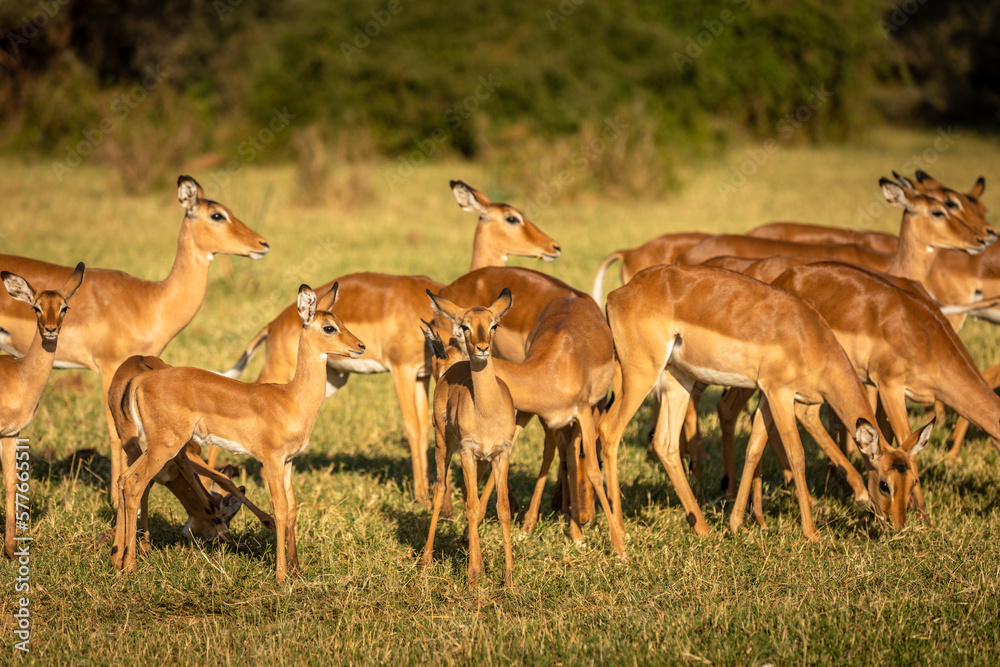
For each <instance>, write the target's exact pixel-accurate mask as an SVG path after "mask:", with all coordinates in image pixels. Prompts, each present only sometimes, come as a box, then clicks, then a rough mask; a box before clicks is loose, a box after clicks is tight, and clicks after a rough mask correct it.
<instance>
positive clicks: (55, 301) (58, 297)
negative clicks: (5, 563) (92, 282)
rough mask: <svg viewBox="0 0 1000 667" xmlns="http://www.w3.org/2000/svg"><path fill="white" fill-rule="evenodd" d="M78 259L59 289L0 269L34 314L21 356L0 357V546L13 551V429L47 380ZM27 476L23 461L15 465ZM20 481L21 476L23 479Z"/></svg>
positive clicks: (29, 415)
mask: <svg viewBox="0 0 1000 667" xmlns="http://www.w3.org/2000/svg"><path fill="white" fill-rule="evenodd" d="M83 274H84V266H83V263H82V262H81V263H79V264H77V265H76V269H74V270H73V273H72V274H70V276H69V278H68V279H67V280H66V281H65V284H64V285H63V286H62V287H61V288H60V289H58V290H44V291H41V292H39V291H36V290H35V289H34V288H33V287H32V286H31V284H30V283H29V282H28V281H27V280H25V279H24V278H22V277H21V276H19V275H16V274H13V273H10V272H9V271H0V280H2V281H3V285H4V288H6V292H7V294H9V295H10V297H11V298H12V299H14V300H15V301H19V302H21V303H24V304H25V305H26V306H27V307H28V308H29V309H30V311H31V312H32V313H33V314H34V317H35V335H34V337H33V338H32V339H31V343H30V345H29V346H28V347H27V348H26V349H25V351H24V356H23V357H21V358H20V359H14V358H12V357H8V356H2V357H0V388H2V390H0V448H2V451H0V463H2V465H3V485H4V492H5V501H6V511H7V521H6V526H5V529H4V530H5V532H4V552H5V553H6V554H7V556H8V557H9V558H13V557H14V526H15V523H14V517H15V516H16V515H17V514H16V512H15V509H16V507H15V502H14V501H15V488H16V486H17V481H18V478H19V475H18V467H19V464H18V463H17V459H18V456H17V452H16V449H17V435H18V433H20V432H21V429H23V428H25V427H26V426H27V425H28V424H30V423H31V420H32V419H33V418H34V416H35V410H37V409H38V401H39V399H40V398H41V397H42V391H43V390H44V389H45V385H46V384H47V383H48V381H49V374H50V373H51V372H52V363H53V361H54V360H55V358H56V350H57V349H58V343H59V334H60V332H61V331H62V327H63V319H64V318H65V317H66V313H67V312H68V311H69V300H70V299H71V298H72V297H73V295H74V294H76V292H77V290H79V289H80V285H81V283H82V282H83ZM20 470H21V473H22V474H23V475H24V476H25V477H24V479H27V463H26V462H25V463H24V464H23V466H22V467H21V468H20ZM22 481H23V480H22Z"/></svg>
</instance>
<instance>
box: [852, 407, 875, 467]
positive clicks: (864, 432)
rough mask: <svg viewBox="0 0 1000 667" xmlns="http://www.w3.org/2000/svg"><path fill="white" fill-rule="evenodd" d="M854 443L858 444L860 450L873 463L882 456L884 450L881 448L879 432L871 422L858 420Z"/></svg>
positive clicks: (862, 419)
mask: <svg viewBox="0 0 1000 667" xmlns="http://www.w3.org/2000/svg"><path fill="white" fill-rule="evenodd" d="M854 442H856V443H858V449H859V450H861V453H862V454H864V455H865V456H867V457H868V458H869V459H870V460H871V461H872V462H875V461H876V460H877V459H878V457H879V456H880V455H881V454H882V450H881V449H880V448H879V437H878V431H876V430H875V427H874V426H872V425H871V422H869V421H868V420H867V419H864V418H863V417H862V418H861V419H858V423H857V425H856V426H855V430H854Z"/></svg>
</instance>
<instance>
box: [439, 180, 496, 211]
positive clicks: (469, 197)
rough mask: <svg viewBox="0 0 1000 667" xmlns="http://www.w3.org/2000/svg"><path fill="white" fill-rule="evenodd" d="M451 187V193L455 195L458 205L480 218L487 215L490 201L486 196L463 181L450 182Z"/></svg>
mask: <svg viewBox="0 0 1000 667" xmlns="http://www.w3.org/2000/svg"><path fill="white" fill-rule="evenodd" d="M449 185H451V192H452V194H454V195H455V199H456V200H457V201H458V205H459V206H461V207H462V208H463V209H464V210H466V211H472V212H473V213H478V214H479V215H480V216H484V215H486V214H487V212H488V211H489V208H488V206H489V204H490V200H489V199H487V197H486V195H484V194H483V193H482V192H479V191H478V190H476V189H474V188H471V187H469V186H468V185H466V184H465V183H463V182H462V181H450V182H449Z"/></svg>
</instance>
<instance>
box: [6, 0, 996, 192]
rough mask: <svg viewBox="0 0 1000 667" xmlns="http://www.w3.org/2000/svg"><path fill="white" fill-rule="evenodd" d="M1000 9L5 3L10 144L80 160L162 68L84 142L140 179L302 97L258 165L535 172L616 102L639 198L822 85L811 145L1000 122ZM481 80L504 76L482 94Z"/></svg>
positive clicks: (742, 2)
mask: <svg viewBox="0 0 1000 667" xmlns="http://www.w3.org/2000/svg"><path fill="white" fill-rule="evenodd" d="M50 14H51V16H49V15H50ZM998 16H1000V13H998V10H997V8H996V6H995V3H987V4H986V5H983V4H981V3H973V2H971V1H965V0H963V1H959V2H949V3H944V2H941V1H934V0H909V1H908V2H906V3H903V4H900V5H894V4H891V3H888V2H875V3H872V2H867V1H865V0H833V1H828V2H819V1H816V0H814V1H810V2H795V3H789V2H786V1H784V0H724V1H722V2H718V1H716V2H707V3H706V2H699V1H698V0H678V1H676V2H669V3H663V2H627V1H625V0H611V1H608V2H592V1H589V0H561V1H559V2H557V1H555V0H552V2H550V3H535V2H531V1H530V0H511V1H510V2H505V3H493V2H486V1H485V0H473V1H470V2H463V3H458V4H455V3H419V2H411V1H409V0H375V1H364V2H350V3H348V2H332V1H329V2H319V1H308V0H291V1H290V2H283V3H274V2H266V1H265V0H213V2H195V1H194V0H171V1H169V2H154V1H153V0H124V1H118V0H62V1H60V0H5V1H4V2H3V3H2V4H0V35H3V36H4V37H3V39H2V41H0V71H2V72H3V76H2V79H0V111H2V117H0V149H2V148H6V149H8V150H16V151H17V152H18V153H35V154H37V153H40V154H43V155H52V156H57V157H62V156H65V155H67V154H68V153H70V152H71V151H72V150H73V148H74V147H75V146H77V145H78V144H79V142H80V141H81V140H82V139H83V138H84V137H86V136H87V134H86V133H87V132H91V134H92V133H93V130H94V129H95V128H98V127H99V125H100V122H101V120H102V119H105V118H108V117H109V116H112V117H113V116H115V112H114V111H113V109H114V107H113V106H112V105H113V104H114V103H115V100H116V99H118V98H119V97H120V96H121V95H123V94H125V95H127V94H129V91H132V90H135V87H136V86H141V85H142V84H143V82H144V80H146V77H148V75H149V73H150V72H151V71H158V72H162V73H163V80H162V83H159V84H158V85H157V86H156V87H155V89H154V90H152V91H150V92H149V93H148V95H145V96H144V99H143V101H141V102H140V103H139V104H137V105H136V108H135V110H134V111H132V113H131V115H130V116H129V117H128V118H126V119H125V120H123V121H122V122H121V123H119V124H118V125H117V126H116V128H115V129H114V131H113V132H112V133H108V134H107V136H106V137H105V140H104V141H102V142H101V145H100V146H99V147H98V149H97V150H96V151H95V152H94V153H93V154H92V155H90V156H88V157H87V159H88V160H89V161H93V162H101V161H110V162H111V163H113V164H116V165H120V169H124V168H126V167H127V168H128V169H130V170H131V173H130V174H128V175H129V176H130V178H128V179H126V180H127V181H128V183H129V184H130V185H132V186H133V187H135V188H136V189H143V188H144V187H146V186H148V185H150V184H152V183H154V182H156V178H157V175H158V172H159V171H163V170H164V168H165V165H166V164H170V165H171V166H176V165H179V164H181V163H183V161H184V160H185V159H188V160H189V159H191V158H192V157H193V156H197V155H201V154H204V153H206V152H209V153H213V154H216V155H217V158H218V160H220V161H222V160H227V159H231V158H238V157H239V155H238V152H239V146H240V144H241V142H242V141H244V140H245V139H246V137H247V136H250V135H252V134H253V133H255V132H257V131H258V130H259V129H260V128H262V127H265V126H266V125H267V124H268V122H269V121H270V119H271V118H272V117H273V115H274V111H275V109H279V110H280V109H287V111H288V112H289V113H291V114H293V115H294V116H295V128H296V129H295V130H294V131H292V132H286V133H280V134H279V135H278V136H277V137H276V138H275V140H274V143H273V144H271V145H270V146H268V150H267V151H266V152H262V153H261V154H260V155H259V156H256V157H255V159H258V158H259V159H262V160H266V161H273V160H280V159H284V158H288V157H292V158H295V159H298V160H306V161H308V160H311V159H314V158H315V155H314V154H313V152H312V151H311V149H310V146H313V145H315V144H316V143H317V142H320V143H323V144H329V145H332V146H336V147H338V148H337V150H339V151H340V153H338V155H337V157H338V158H340V159H344V160H351V159H355V158H366V157H370V156H371V155H373V154H381V155H388V156H396V155H401V154H406V153H407V152H410V151H413V150H418V151H422V152H423V154H424V155H425V157H430V158H431V159H439V158H440V157H442V156H443V155H444V154H447V153H452V154H459V155H461V156H465V157H486V158H489V159H493V160H497V161H499V162H508V163H511V164H512V167H511V168H512V169H524V157H525V153H526V152H527V153H528V157H529V158H536V157H537V156H539V155H542V154H545V153H546V152H550V151H552V150H553V149H554V148H555V149H556V152H557V153H558V152H559V149H560V148H562V152H563V153H564V154H565V156H564V157H565V160H564V161H568V160H571V159H572V149H573V148H574V147H575V148H579V146H580V145H581V141H585V140H586V138H587V137H588V136H593V135H594V134H595V132H598V131H599V129H600V127H601V126H602V123H603V122H604V121H605V120H606V119H608V118H615V117H618V118H622V119H624V121H623V122H628V123H629V124H630V125H631V126H632V127H633V128H639V130H640V132H639V133H638V135H637V136H638V137H639V139H637V140H636V141H637V144H636V145H635V146H633V148H636V149H641V150H642V151H644V152H643V160H644V162H645V163H646V164H648V165H649V169H650V172H651V173H650V174H647V175H646V176H645V177H642V178H621V177H616V176H615V173H616V172H617V171H618V170H617V169H616V168H608V169H605V170H604V171H605V174H604V175H603V176H602V175H601V174H599V173H595V174H594V176H595V178H594V179H592V180H593V181H594V182H595V183H596V184H597V185H599V186H601V187H604V186H610V188H611V190H615V189H616V188H617V190H620V191H622V192H625V193H627V194H637V193H640V192H642V191H644V190H647V189H649V188H650V187H651V186H652V187H657V188H660V187H663V186H668V185H670V184H671V183H672V182H674V179H673V174H674V172H675V167H676V164H677V161H678V155H685V154H701V153H705V152H709V153H713V154H714V153H717V152H718V151H719V150H720V149H721V148H722V147H723V146H725V145H726V144H727V142H728V141H729V140H730V139H731V138H733V137H739V136H744V135H750V136H752V137H759V138H765V137H773V136H775V135H776V133H777V131H778V129H779V123H780V121H781V119H782V118H784V117H787V115H788V114H790V113H794V112H795V111H796V110H797V109H798V108H799V107H801V105H803V104H804V103H806V100H807V99H808V96H809V94H810V92H811V90H813V89H817V88H822V89H825V90H828V91H830V92H831V93H832V97H831V98H830V101H829V103H827V104H824V105H822V106H821V107H820V108H818V109H815V110H813V111H812V113H811V114H810V116H811V117H810V120H809V122H808V124H806V125H804V126H803V127H802V128H801V130H799V131H798V132H796V134H795V136H794V137H793V140H795V141H808V140H817V139H844V138H847V137H850V136H852V135H855V134H857V133H858V132H859V131H860V130H862V129H863V128H865V127H866V126H867V125H868V124H869V123H871V122H873V121H874V122H877V121H879V120H880V119H882V120H886V121H888V122H892V123H898V122H909V123H912V122H918V123H920V122H924V123H926V122H939V121H942V120H947V121H948V122H962V123H975V124H977V125H979V126H981V127H984V126H990V125H995V120H996V119H995V117H994V116H993V115H992V114H994V113H995V111H996V109H997V107H998V104H997V103H998V100H1000V81H998V78H997V77H998V75H997V74H996V71H997V68H996V66H995V65H996V63H997V58H996V55H997V48H998V47H997V46H996V43H995V40H992V39H991V38H990V36H991V35H993V34H995V30H994V28H995V27H996V24H997V22H998ZM481 80H488V81H493V82H499V83H498V85H495V86H493V88H494V90H493V91H491V92H489V93H487V94H486V95H485V99H478V98H476V97H475V95H476V92H477V87H479V86H480V81H481ZM479 92H480V93H482V92H483V89H480V91H479ZM435 132H438V133H439V135H435ZM303 134H305V136H306V139H305V140H303V139H302V136H303ZM432 136H441V137H442V138H441V140H440V141H434V142H433V143H432V142H430V141H429V137H432ZM151 139H152V141H150V140H151ZM421 142H422V143H421ZM560 142H561V143H560ZM149 150H155V151H156V152H157V155H156V156H149V155H144V154H143V152H144V151H149ZM530 170H531V169H530V168H529V171H530ZM123 175H124V174H123ZM538 178H539V179H540V180H542V181H544V180H545V178H546V176H545V175H544V174H543V175H541V176H538Z"/></svg>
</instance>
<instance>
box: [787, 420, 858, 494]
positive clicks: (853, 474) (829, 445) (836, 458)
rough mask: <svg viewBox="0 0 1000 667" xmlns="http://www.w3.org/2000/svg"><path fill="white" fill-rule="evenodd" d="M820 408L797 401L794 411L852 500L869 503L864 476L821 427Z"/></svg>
mask: <svg viewBox="0 0 1000 667" xmlns="http://www.w3.org/2000/svg"><path fill="white" fill-rule="evenodd" d="M820 408H822V406H821V405H819V404H816V405H804V404H801V403H798V404H796V406H795V413H796V415H797V416H798V418H799V421H800V422H802V425H803V426H804V427H805V429H806V431H808V432H809V435H811V436H812V438H813V440H815V441H816V444H818V445H819V446H820V448H821V449H822V450H823V451H824V452H825V453H826V456H827V458H829V459H830V464H831V465H833V466H834V467H835V468H836V469H837V470H838V471H839V472H840V473H841V474H842V475H843V476H844V479H845V480H846V481H847V483H848V484H849V485H850V487H851V490H853V491H854V502H856V503H857V504H859V505H865V506H868V505H870V504H871V499H870V498H869V497H868V487H867V485H866V484H865V480H864V478H863V477H862V476H861V473H859V472H858V470H857V468H855V467H854V466H853V465H852V464H851V462H850V461H849V460H848V458H847V456H846V455H845V454H844V452H842V451H841V450H840V447H838V446H837V443H836V442H834V441H833V438H831V437H830V434H829V433H827V432H826V429H825V428H823V420H822V419H820V416H819V413H820Z"/></svg>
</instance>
